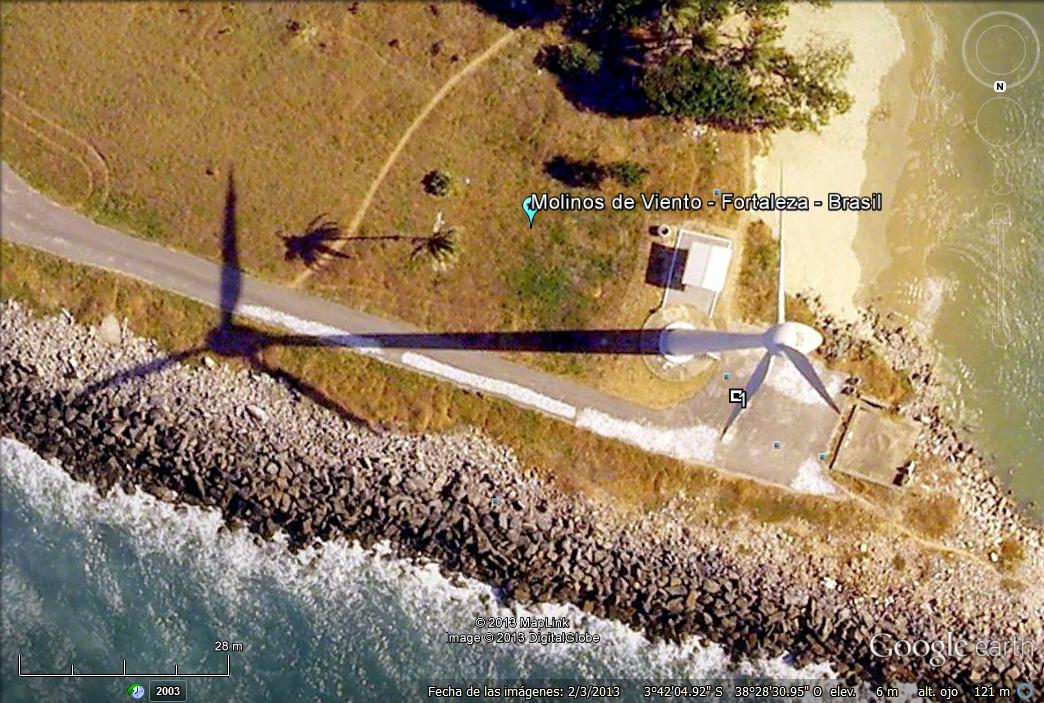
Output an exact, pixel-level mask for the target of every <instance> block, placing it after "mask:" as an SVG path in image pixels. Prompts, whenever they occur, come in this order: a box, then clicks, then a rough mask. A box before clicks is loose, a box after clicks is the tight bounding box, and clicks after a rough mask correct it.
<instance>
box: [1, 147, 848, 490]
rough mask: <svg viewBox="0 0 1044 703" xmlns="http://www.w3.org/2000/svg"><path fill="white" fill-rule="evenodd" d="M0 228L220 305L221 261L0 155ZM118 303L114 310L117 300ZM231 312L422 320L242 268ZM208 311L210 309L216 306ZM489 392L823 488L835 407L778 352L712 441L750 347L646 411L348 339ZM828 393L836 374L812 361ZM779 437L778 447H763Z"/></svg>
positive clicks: (367, 322) (324, 321) (368, 322)
mask: <svg viewBox="0 0 1044 703" xmlns="http://www.w3.org/2000/svg"><path fill="white" fill-rule="evenodd" d="M0 182H2V186H3V197H2V207H0V236H2V238H3V239H6V240H8V241H10V242H16V243H19V244H23V245H26V246H29V247H33V248H36V249H40V250H43V251H46V252H49V253H51V254H54V255H57V256H60V257H62V258H65V259H68V260H70V261H73V262H76V263H79V264H85V265H88V266H94V267H98V268H102V269H106V270H109V271H114V272H117V273H120V274H124V275H127V276H131V277H133V278H137V279H140V280H142V281H145V282H147V283H149V284H151V285H154V286H157V287H159V288H162V289H164V290H167V291H171V292H173V293H178V294H180V295H183V296H186V297H188V298H192V299H194V300H197V301H200V302H202V303H205V304H207V305H210V306H213V307H215V308H218V307H219V306H220V293H219V289H220V282H221V268H222V267H221V266H220V265H219V264H216V263H214V262H210V261H206V260H204V259H201V258H199V257H196V256H193V255H190V254H186V253H183V252H178V251H174V250H171V249H167V248H165V247H162V246H160V245H158V244H155V243H152V242H147V241H145V240H141V239H137V238H135V237H132V236H129V235H127V234H124V233H122V232H118V231H116V230H113V229H110V228H108V227H103V226H101V225H98V224H96V223H94V222H92V221H90V220H88V219H87V218H85V217H83V216H82V215H80V214H79V213H77V212H74V211H72V210H69V209H67V208H64V207H62V206H59V205H57V204H55V203H53V202H51V201H50V200H48V199H47V198H46V197H44V196H43V195H41V194H40V193H38V192H36V191H35V190H33V189H32V188H31V187H30V186H29V185H27V184H26V183H25V181H24V180H22V179H21V178H20V177H19V176H18V175H17V174H15V173H14V172H13V171H12V170H11V169H10V168H9V167H8V166H7V164H6V163H4V164H3V166H2V172H0ZM116 312H117V313H118V311H116ZM237 313H238V314H241V315H243V316H244V317H247V318H250V319H253V320H255V321H257V322H263V323H266V324H269V325H274V326H277V327H280V328H283V329H286V330H288V331H291V332H294V333H297V334H307V335H316V336H324V337H335V338H337V339H333V340H331V341H330V343H333V344H338V345H342V346H346V347H352V346H355V345H357V344H358V342H359V339H358V338H359V337H365V336H367V335H388V334H417V333H421V332H422V330H419V329H417V328H414V327H411V326H409V325H406V324H404V323H402V322H399V321H395V320H388V319H385V318H381V317H377V316H374V315H370V314H367V313H364V312H360V311H358V310H354V309H351V308H348V307H345V306H343V305H340V304H337V303H334V302H331V301H329V300H325V299H322V298H318V297H315V296H312V295H308V294H307V293H303V292H300V291H296V290H292V289H289V288H286V287H283V286H279V285H275V284H272V283H266V282H264V281H261V280H258V279H256V278H253V277H251V276H246V275H244V276H243V277H242V292H241V294H240V297H239V306H238V308H237ZM215 318H217V315H216V314H215ZM356 351H357V352H358V353H365V354H368V355H371V356H374V357H377V358H379V359H381V360H382V361H385V362H387V363H391V364H396V365H398V366H402V367H406V368H409V369H412V370H415V371H419V372H421V373H425V374H427V375H430V376H434V377H437V378H440V379H442V380H448V381H451V382H453V383H456V384H457V385H460V386H463V387H467V388H470V389H473V390H477V391H480V392H484V393H489V394H492V395H497V396H500V397H503V398H506V399H508V400H511V401H512V402H514V403H516V404H518V405H521V406H525V407H528V408H531V409H535V410H538V411H540V412H544V413H547V414H549V415H552V416H554V417H557V418H558V419H560V420H562V421H565V422H571V423H574V424H576V425H577V426H579V427H583V428H586V429H588V430H590V431H593V432H596V433H598V434H601V435H604V436H607V437H614V438H617V439H620V440H623V441H626V442H630V443H632V444H636V445H638V446H641V447H643V448H644V449H646V450H648V451H652V452H657V453H661V454H665V455H668V456H672V457H675V458H678V459H683V460H688V461H693V462H698V463H701V464H704V465H709V466H713V467H716V468H719V469H723V470H725V471H728V472H731V473H737V474H744V475H748V476H752V477H756V478H758V479H762V480H767V481H771V482H774V483H779V484H782V485H786V486H790V487H792V488H795V489H798V490H807V491H813V492H829V491H830V489H831V485H830V483H829V481H828V480H827V479H826V477H825V474H824V472H823V469H824V468H825V462H822V461H820V460H819V458H818V455H819V453H820V452H825V451H827V450H828V445H829V442H830V438H831V436H832V434H833V432H834V430H835V428H836V427H837V425H838V421H839V420H838V418H837V416H836V415H835V414H834V413H833V412H832V411H831V410H830V409H829V408H827V407H826V406H825V405H824V404H823V402H822V400H820V399H819V398H818V397H817V396H816V394H815V392H814V391H813V390H812V389H811V388H810V387H808V386H807V384H806V383H805V381H804V380H803V379H802V378H801V377H800V375H799V374H798V373H797V371H796V370H794V369H793V368H792V367H791V365H790V364H789V363H787V362H786V361H785V360H783V359H779V360H777V363H776V364H774V366H773V369H772V372H771V374H770V375H769V378H768V380H767V381H766V382H765V385H764V386H763V387H762V389H761V391H760V392H759V393H758V396H757V398H756V400H755V402H754V403H753V404H752V405H751V406H750V409H748V410H747V411H746V412H744V413H743V414H742V415H741V416H740V418H739V420H737V422H736V424H735V426H734V427H733V429H732V430H730V432H729V435H728V436H727V437H726V439H725V440H724V441H719V434H720V428H721V427H722V426H723V425H724V422H725V418H726V417H727V415H728V413H729V410H730V406H729V405H728V403H727V390H728V388H729V387H730V386H737V387H741V386H743V384H744V383H745V382H746V380H747V378H748V377H749V375H750V373H751V371H752V370H753V367H754V366H755V364H756V363H757V360H758V358H759V357H760V352H757V351H755V352H729V353H727V354H726V355H725V368H726V369H727V370H728V372H729V373H730V375H731V380H730V381H724V380H723V379H722V378H721V377H720V376H719V377H718V378H717V379H716V380H714V381H713V382H711V383H710V384H708V386H707V387H706V388H704V389H703V390H702V391H700V393H698V394H697V395H696V396H695V397H693V398H692V399H691V400H690V401H688V402H686V403H684V404H682V405H679V406H676V407H674V408H671V409H669V410H653V409H650V408H646V407H643V406H640V405H636V404H634V403H630V402H628V401H625V400H622V399H620V398H616V397H614V396H610V395H607V394H605V393H601V392H599V391H597V390H595V389H593V388H589V387H587V386H583V385H581V384H578V383H576V382H573V381H570V380H569V379H565V378H562V377H559V376H554V375H551V374H547V373H544V372H541V371H538V370H535V369H532V368H529V367H527V366H522V365H519V364H516V363H513V362H510V361H507V360H506V359H504V358H502V357H500V356H498V355H496V354H495V353H492V352H488V351H467V350H445V349H425V350H424V352H423V354H422V353H420V352H419V351H414V350H410V349H392V348H387V347H379V346H377V347H374V346H368V347H365V348H359V349H356ZM818 371H819V373H820V374H821V376H822V378H823V380H824V382H825V383H826V384H827V387H828V388H829V389H830V391H831V394H832V395H833V396H835V397H836V396H837V392H838V390H839V388H840V377H839V376H838V375H837V374H832V373H829V372H826V371H825V370H824V369H818ZM774 442H779V443H780V444H779V447H778V448H776V447H774V446H773V443H774Z"/></svg>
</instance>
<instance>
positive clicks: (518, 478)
mask: <svg viewBox="0 0 1044 703" xmlns="http://www.w3.org/2000/svg"><path fill="white" fill-rule="evenodd" d="M110 327H111V325H110ZM102 336H105V337H108V338H109V341H108V342H105V341H103V340H102V339H101V338H100V337H102ZM0 339H2V340H3V342H2V348H0V382H2V388H3V393H2V396H0V397H2V400H0V432H2V434H3V435H5V436H11V437H14V438H16V439H18V440H19V441H21V442H23V443H25V444H27V445H29V446H30V447H32V448H34V449H35V450H36V451H37V452H38V453H40V454H42V455H44V456H45V457H56V458H58V459H59V460H60V461H61V464H62V465H63V467H64V468H65V470H66V471H68V472H69V473H70V474H72V475H73V476H74V477H75V478H77V479H78V480H82V481H88V482H91V483H93V484H95V485H97V486H98V488H99V490H101V491H107V490H110V489H112V488H113V487H115V486H118V487H120V488H121V489H122V490H125V491H135V490H145V491H148V492H150V493H152V494H154V495H156V496H158V497H160V498H161V499H164V500H168V501H172V502H178V503H188V504H193V505H201V506H206V507H209V508H211V509H214V510H218V511H220V512H221V513H222V514H223V516H224V517H225V519H226V521H227V522H228V523H229V524H230V525H233V526H236V525H238V526H245V527H246V528H248V529H250V530H251V531H253V532H254V533H256V534H257V535H259V537H261V538H271V537H272V536H273V535H274V534H275V533H276V532H277V531H281V532H283V533H285V534H286V536H287V539H288V541H289V544H290V545H291V547H292V548H296V547H300V546H303V545H308V544H314V543H321V542H322V541H324V540H330V539H335V538H342V537H343V538H347V539H353V540H358V541H359V542H360V543H362V544H364V545H369V544H373V543H375V542H378V541H387V542H389V543H390V544H392V545H394V546H395V547H396V549H397V550H398V552H399V553H400V554H401V555H404V556H411V557H418V558H425V559H431V560H435V561H437V562H438V563H440V564H441V565H442V566H443V567H444V568H445V569H446V570H449V571H453V572H459V573H463V574H466V575H468V576H471V577H474V578H477V579H480V580H482V581H484V582H487V583H490V584H493V585H495V586H497V587H499V588H500V589H501V590H502V592H503V593H504V595H505V597H506V598H514V599H517V600H518V601H521V602H526V603H528V602H541V601H557V602H568V603H573V604H575V605H577V606H578V607H580V608H582V609H583V610H585V611H587V612H589V613H593V614H595V615H598V616H601V617H607V618H614V619H616V620H619V621H622V622H624V623H627V624H629V625H631V626H633V627H635V628H638V629H642V630H644V631H645V632H646V633H647V635H648V636H650V637H653V638H664V639H667V640H674V641H676V640H681V639H683V638H686V637H690V636H697V637H700V638H705V639H708V640H712V641H714V642H718V643H721V644H723V645H724V646H726V647H727V648H729V650H730V651H731V652H733V653H734V654H735V655H737V656H755V657H757V656H761V657H776V656H779V655H782V654H784V653H789V655H790V656H791V657H792V658H793V660H794V661H795V663H796V664H798V665H799V666H800V665H804V664H808V663H811V662H813V661H828V662H830V663H832V665H833V666H834V668H835V670H837V671H838V672H839V673H840V675H841V676H842V677H843V678H846V679H850V680H860V681H863V682H867V683H885V682H896V681H912V682H920V683H929V682H935V683H940V684H941V683H949V684H958V685H965V686H968V687H970V686H972V685H974V684H975V683H976V682H982V681H989V682H993V683H1000V682H1012V683H1014V682H1015V681H1019V680H1044V669H1042V667H1041V663H1040V659H1039V657H1032V658H1028V659H1027V658H1024V657H1017V656H1014V655H1011V656H997V657H950V658H947V660H946V661H945V662H942V663H941V665H938V666H934V665H932V664H930V663H929V661H928V660H927V659H925V658H918V657H881V658H878V657H874V656H871V652H870V649H869V642H870V641H871V639H872V638H873V637H874V635H875V634H879V633H885V634H886V635H887V637H888V638H889V639H890V640H892V641H897V640H908V641H911V642H912V641H916V640H921V639H925V640H935V639H938V638H940V637H942V636H944V633H946V632H954V633H957V634H958V635H963V636H966V637H968V638H969V639H972V638H973V636H974V638H975V639H978V638H981V637H996V638H997V639H1002V638H1004V637H1008V636H1010V634H1011V633H1010V632H1008V629H1009V628H1006V627H1005V624H1004V623H1003V622H999V621H997V618H996V615H997V614H999V613H1003V612H1004V611H1005V609H1006V608H1009V607H1011V606H1010V604H1009V603H1006V602H1002V601H999V602H996V603H994V605H995V606H996V609H995V610H994V611H992V612H981V611H980V612H972V613H967V612H965V610H966V609H965V608H962V607H960V605H959V604H956V603H946V604H943V603H936V604H935V605H934V606H931V605H930V604H928V603H924V602H913V601H911V602H902V601H898V602H896V601H895V600H894V599H892V598H888V599H884V600H873V599H867V598H864V597H862V596H857V595H856V594H855V591H853V592H851V593H850V592H848V591H843V590H842V589H841V588H840V587H839V586H838V583H837V581H834V580H833V579H828V578H822V577H821V575H820V574H819V573H818V572H817V570H816V568H815V567H814V566H810V567H807V568H806V567H805V566H804V565H803V566H802V567H801V568H795V562H794V561H792V559H791V558H790V557H786V558H775V557H776V556H778V555H773V554H771V553H762V552H759V551H758V550H754V551H752V550H751V549H750V548H749V545H743V544H734V543H730V542H729V540H727V539H726V540H721V539H719V538H718V537H719V536H717V535H716V536H715V537H714V539H712V540H707V539H701V537H700V535H698V534H697V533H696V532H697V531H695V530H689V529H687V528H686V527H684V526H682V525H679V524H678V523H676V522H670V523H665V522H664V520H665V519H666V518H665V516H662V515H653V516H649V517H647V518H646V519H643V520H639V521H637V522H633V523H631V524H627V525H624V524H621V521H620V518H619V516H618V515H617V514H616V513H615V511H614V510H612V509H610V508H608V507H606V506H602V505H600V504H596V503H593V502H590V501H588V500H586V499H582V498H576V497H571V496H566V495H564V494H562V493H561V492H560V491H558V490H557V489H556V488H555V487H554V486H553V484H550V483H548V482H547V481H544V480H541V479H539V478H538V477H537V476H536V475H534V474H532V473H528V472H526V471H525V470H523V469H522V468H520V467H519V465H518V463H517V461H516V460H515V458H514V457H513V455H512V454H511V453H510V452H509V451H508V450H506V449H504V448H502V447H499V446H497V445H495V444H493V443H491V442H489V441H487V440H485V439H483V438H481V437H479V436H476V435H475V434H472V433H463V434H457V435H452V436H408V435H400V434H393V433H374V432H371V431H369V430H366V429H364V428H361V427H359V426H357V425H353V424H352V423H350V422H348V421H346V420H345V419H344V418H342V417H339V416H337V415H335V414H333V413H331V412H329V411H327V410H325V409H323V408H320V407H318V406H317V405H315V404H313V403H311V402H309V401H306V400H304V399H302V398H299V397H296V396H295V395H294V394H293V393H292V392H291V391H289V390H288V389H286V388H284V387H283V386H282V385H281V384H279V383H278V382H276V381H274V380H272V379H270V378H268V377H264V376H257V375H252V374H249V373H247V372H245V371H239V370H235V369H233V368H230V367H229V366H227V365H224V364H214V363H209V364H200V365H194V366H184V365H178V364H170V365H167V364H158V363H156V361H157V359H161V358H162V355H161V354H159V353H158V352H157V351H156V350H155V349H154V348H153V347H152V346H151V345H150V344H149V343H147V342H145V341H142V340H138V339H134V338H132V337H131V336H130V335H128V334H127V333H126V331H122V330H121V331H119V334H115V335H113V334H112V330H111V329H110V330H109V331H108V334H106V335H100V334H99V331H98V330H92V329H88V328H85V327H82V326H78V325H76V324H74V323H73V321H72V320H71V318H68V317H67V316H66V317H62V316H57V317H52V318H47V319H34V318H33V317H32V316H30V315H29V314H28V313H26V312H25V311H24V310H22V309H21V308H19V307H18V306H16V305H14V304H12V303H7V304H5V306H4V308H3V310H2V318H0ZM136 368H137V369H140V370H141V371H148V373H141V372H134V373H127V371H128V370H129V369H136ZM113 374H116V376H115V381H114V382H112V383H107V384H102V385H100V386H98V387H92V384H94V383H96V382H97V381H99V380H100V379H105V378H109V377H111V376H112V375H113ZM87 389H90V390H87ZM737 539H739V538H737ZM780 549H781V550H782V549H783V545H782V544H781V545H780ZM762 557H764V558H762ZM951 606H952V607H951ZM983 616H985V617H983ZM1022 636H1024V637H1029V638H1033V639H1034V641H1035V643H1036V645H1035V646H1036V647H1037V650H1036V651H1038V652H1039V651H1040V648H1041V644H1042V643H1044V637H1042V635H1041V632H1040V626H1039V623H1038V624H1037V625H1036V629H1033V627H1032V626H1031V627H1029V628H1028V629H1027V630H1026V631H1024V632H1023V633H1022ZM969 690H970V689H969Z"/></svg>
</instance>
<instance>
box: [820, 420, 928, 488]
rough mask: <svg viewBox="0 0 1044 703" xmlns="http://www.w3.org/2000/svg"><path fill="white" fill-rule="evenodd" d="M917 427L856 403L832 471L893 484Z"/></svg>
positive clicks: (912, 446) (909, 451)
mask: <svg viewBox="0 0 1044 703" xmlns="http://www.w3.org/2000/svg"><path fill="white" fill-rule="evenodd" d="M918 432H919V430H918V428H917V425H915V424H914V423H913V422H912V421H910V420H905V419H902V420H900V419H895V418H892V417H889V416H887V415H885V414H884V413H882V412H880V411H875V410H872V409H870V408H867V407H865V406H862V405H861V406H859V407H857V408H856V410H855V414H854V415H853V416H852V420H851V422H849V424H848V428H847V430H846V431H845V434H844V437H842V439H841V442H840V444H839V445H838V448H837V456H836V457H835V459H834V463H833V467H832V468H833V470H835V471H840V472H842V473H845V474H848V475H849V476H854V477H856V478H859V479H862V480H864V481H871V482H873V483H877V484H880V485H883V486H894V485H895V478H896V475H897V474H898V471H899V467H900V466H902V465H903V464H905V463H906V462H907V461H909V459H910V457H911V455H912V454H913V450H914V446H915V445H916V443H917V434H918Z"/></svg>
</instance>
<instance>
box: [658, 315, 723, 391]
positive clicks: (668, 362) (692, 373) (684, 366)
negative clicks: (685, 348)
mask: <svg viewBox="0 0 1044 703" xmlns="http://www.w3.org/2000/svg"><path fill="white" fill-rule="evenodd" d="M709 326H710V320H709V319H708V318H707V315H706V314H704V313H703V312H701V311H699V310H697V309H696V308H693V307H690V306H688V305H671V306H669V307H666V308H660V309H659V310H656V311H655V312H653V313H652V314H651V315H649V317H648V319H646V321H645V324H644V325H643V326H642V327H643V329H646V330H650V331H652V330H668V329H670V330H677V329H691V330H696V329H706V328H707V327H709ZM657 348H658V350H659V352H660V353H659V354H647V355H646V356H645V357H643V358H644V359H645V365H646V367H647V368H648V369H649V371H650V372H651V373H652V374H653V375H654V376H656V377H658V378H662V379H663V380H665V381H688V380H691V379H693V378H695V377H697V376H699V375H700V374H702V373H705V372H706V371H708V370H710V368H711V367H712V366H714V364H715V363H716V360H715V359H713V358H712V357H710V356H706V355H704V354H684V355H682V354H667V353H665V352H664V349H663V343H662V339H661V341H660V343H659V344H658V345H657Z"/></svg>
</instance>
